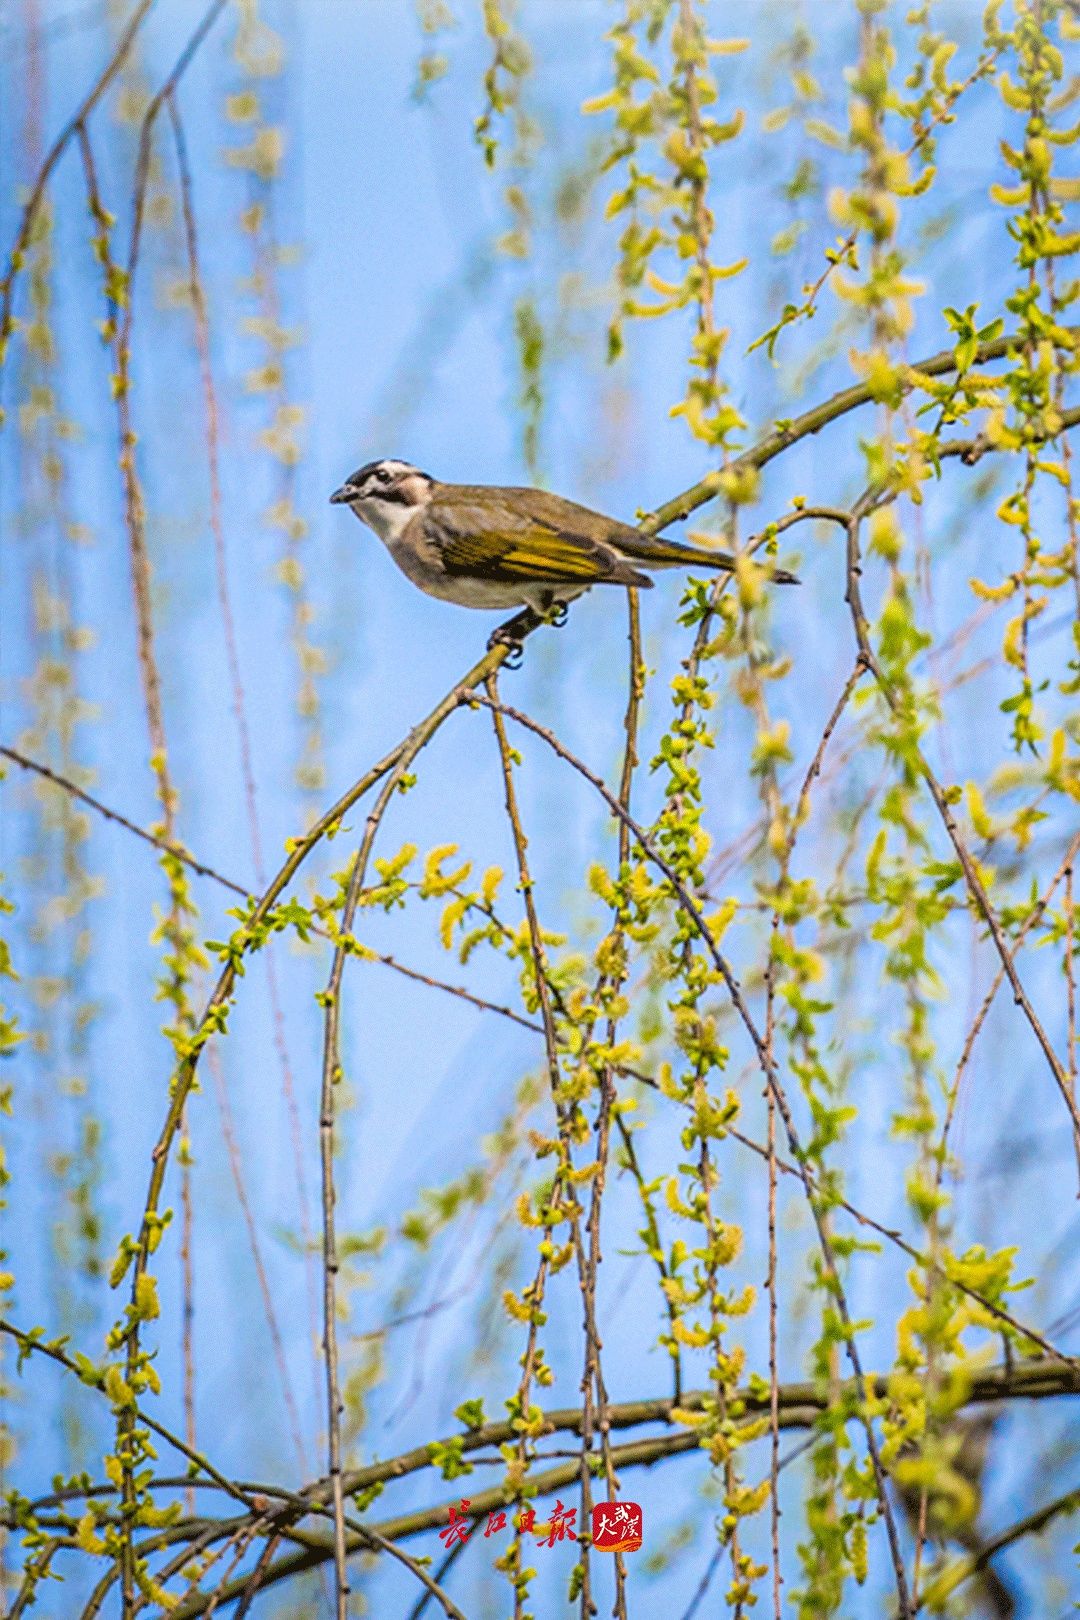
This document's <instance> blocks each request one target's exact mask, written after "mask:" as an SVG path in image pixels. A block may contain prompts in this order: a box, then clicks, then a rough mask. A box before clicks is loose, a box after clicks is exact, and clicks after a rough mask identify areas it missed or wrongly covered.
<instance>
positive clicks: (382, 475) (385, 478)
mask: <svg viewBox="0 0 1080 1620" xmlns="http://www.w3.org/2000/svg"><path fill="white" fill-rule="evenodd" d="M375 477H376V479H377V480H378V482H379V483H380V484H388V483H389V482H390V474H389V473H388V472H387V470H386V468H385V467H380V468H379V469H378V471H377V472H376V474H375Z"/></svg>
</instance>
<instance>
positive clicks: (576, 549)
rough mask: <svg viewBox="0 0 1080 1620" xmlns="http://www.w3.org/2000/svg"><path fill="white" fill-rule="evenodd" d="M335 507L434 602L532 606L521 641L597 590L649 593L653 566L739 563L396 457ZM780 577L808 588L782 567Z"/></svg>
mask: <svg viewBox="0 0 1080 1620" xmlns="http://www.w3.org/2000/svg"><path fill="white" fill-rule="evenodd" d="M330 501H331V504H332V505H335V506H350V507H351V508H352V510H353V512H354V513H355V515H356V516H357V517H358V518H359V519H360V521H361V523H366V524H367V526H368V528H369V529H373V530H374V532H375V533H376V534H377V535H378V537H379V539H380V540H381V541H382V542H383V544H384V545H385V546H386V548H387V550H388V551H389V553H390V555H391V557H392V558H393V559H394V561H395V562H396V563H397V565H398V567H399V568H400V569H401V571H402V573H403V574H405V575H407V576H408V578H409V579H411V580H412V582H413V584H414V585H418V586H419V587H420V589H421V590H422V591H426V592H427V594H428V595H429V596H435V597H438V598H439V599H440V600H442V601H444V602H456V603H458V604H459V605H460V606H462V607H470V608H487V609H498V610H504V609H506V608H520V609H523V610H524V611H523V613H521V614H520V615H519V616H518V619H517V620H514V621H511V623H512V625H513V626H514V627H515V629H514V631H512V632H511V639H514V634H515V633H516V631H520V630H521V629H523V628H525V627H526V626H528V627H534V626H535V624H536V623H537V622H540V623H543V622H548V623H554V624H561V623H562V622H564V620H565V618H566V609H567V604H568V603H570V602H572V601H573V600H574V598H575V597H578V596H580V595H581V594H582V592H583V591H587V590H589V589H590V587H591V586H593V585H623V586H635V587H637V588H638V589H647V588H648V587H649V586H651V585H652V583H653V582H652V580H651V579H650V578H649V575H648V573H645V572H643V571H642V570H644V569H656V568H704V569H707V570H708V571H709V572H710V573H712V574H716V573H720V572H729V573H730V572H731V571H732V570H733V569H734V567H735V559H734V557H733V556H731V555H730V553H728V552H725V551H711V550H708V549H706V548H705V547H704V546H691V545H684V544H682V543H681V542H679V541H676V540H665V539H663V538H661V537H658V536H654V535H650V534H645V533H643V531H642V530H641V529H635V528H633V527H632V526H631V525H630V524H628V523H620V522H619V521H618V520H617V519H616V518H609V517H604V516H603V515H602V514H601V513H600V512H594V511H592V510H591V509H590V508H589V507H587V506H579V505H578V503H577V502H576V501H568V500H564V499H563V497H562V496H561V495H552V494H549V493H548V491H547V490H542V489H529V488H515V487H512V486H503V485H498V484H443V483H440V482H439V480H438V479H436V478H432V477H431V475H430V474H429V473H426V472H421V470H420V468H419V467H414V466H413V465H412V463H411V462H408V461H397V460H394V459H392V458H390V459H385V460H382V461H369V462H367V463H366V464H365V465H364V466H363V467H359V468H358V469H357V470H356V472H354V473H352V474H351V475H350V476H349V477H348V478H347V479H346V480H345V482H344V483H343V484H342V485H341V487H340V488H339V489H336V490H335V491H334V493H333V494H332V495H331V497H330ZM772 577H773V579H775V580H777V581H779V582H780V583H781V584H785V585H787V584H797V583H798V582H797V580H796V579H795V576H794V575H793V574H789V573H788V572H787V571H786V570H784V569H782V568H777V569H774V570H773V572H772ZM503 628H504V629H505V628H506V627H503ZM496 638H500V637H499V633H498V632H496ZM493 639H494V638H493ZM502 639H505V638H502Z"/></svg>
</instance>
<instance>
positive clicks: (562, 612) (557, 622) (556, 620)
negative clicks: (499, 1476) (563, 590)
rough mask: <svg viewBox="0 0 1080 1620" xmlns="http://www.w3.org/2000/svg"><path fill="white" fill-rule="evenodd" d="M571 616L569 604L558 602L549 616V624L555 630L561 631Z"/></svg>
mask: <svg viewBox="0 0 1080 1620" xmlns="http://www.w3.org/2000/svg"><path fill="white" fill-rule="evenodd" d="M569 616H570V604H569V602H558V603H557V604H556V605H555V607H553V608H552V610H551V612H550V613H549V614H548V616H547V622H548V624H550V625H551V627H552V629H554V630H561V629H562V627H563V625H564V624H565V623H566V621H567V619H568V618H569Z"/></svg>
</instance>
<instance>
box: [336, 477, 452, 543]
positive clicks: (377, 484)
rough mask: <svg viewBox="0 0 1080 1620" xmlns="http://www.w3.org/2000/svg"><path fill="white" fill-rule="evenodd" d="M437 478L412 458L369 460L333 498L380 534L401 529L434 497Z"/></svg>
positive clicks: (337, 490)
mask: <svg viewBox="0 0 1080 1620" xmlns="http://www.w3.org/2000/svg"><path fill="white" fill-rule="evenodd" d="M432 482H433V480H432V479H431V478H429V476H428V474H427V473H426V472H421V471H420V469H419V467H414V466H413V465H412V463H411V462H408V461H394V460H392V459H388V460H384V461H369V462H367V464H366V465H365V466H363V467H359V468H358V469H357V470H356V472H354V473H351V474H350V476H349V477H348V478H346V480H345V482H344V483H343V484H342V486H341V488H340V489H335V491H334V493H333V494H332V495H331V497H330V502H331V505H333V506H351V507H352V509H353V511H354V512H355V513H356V515H357V517H358V518H362V519H363V521H364V522H365V523H367V524H369V525H370V527H371V528H373V529H374V530H375V532H376V533H377V534H386V533H391V532H393V531H394V530H397V529H400V528H401V527H402V525H403V523H404V522H407V521H408V519H409V518H410V517H411V516H412V513H413V512H414V511H415V510H416V508H417V507H420V506H426V505H427V503H428V501H429V500H430V498H431V485H432Z"/></svg>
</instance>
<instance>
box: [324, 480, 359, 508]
mask: <svg viewBox="0 0 1080 1620" xmlns="http://www.w3.org/2000/svg"><path fill="white" fill-rule="evenodd" d="M355 499H356V491H355V489H354V488H353V486H352V485H351V484H342V486H341V488H340V489H335V491H334V493H333V494H332V495H331V497H330V505H331V506H347V505H348V504H349V503H350V502H351V501H355Z"/></svg>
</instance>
